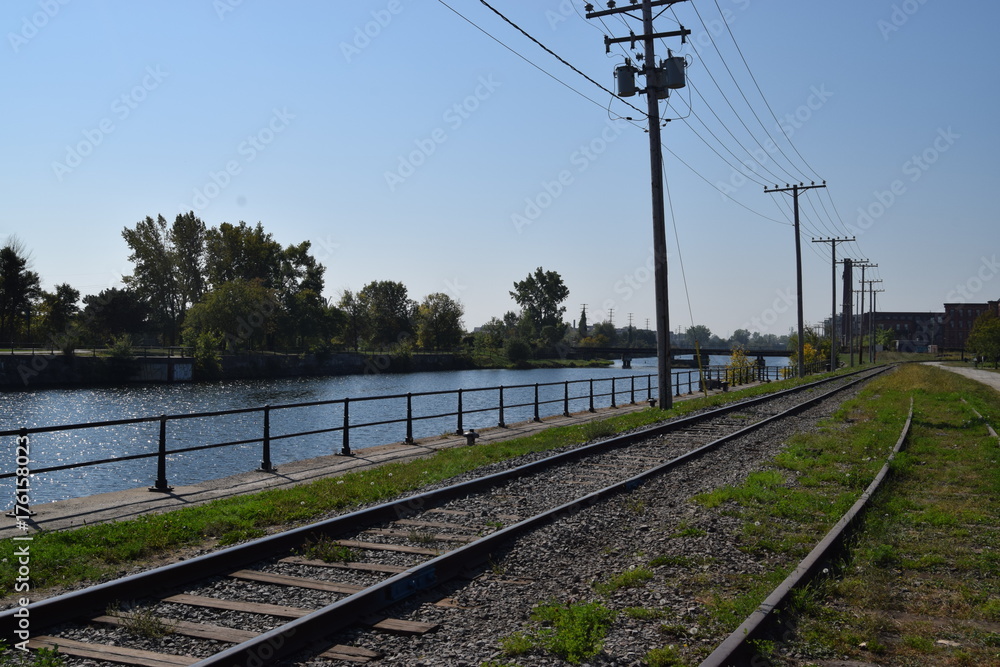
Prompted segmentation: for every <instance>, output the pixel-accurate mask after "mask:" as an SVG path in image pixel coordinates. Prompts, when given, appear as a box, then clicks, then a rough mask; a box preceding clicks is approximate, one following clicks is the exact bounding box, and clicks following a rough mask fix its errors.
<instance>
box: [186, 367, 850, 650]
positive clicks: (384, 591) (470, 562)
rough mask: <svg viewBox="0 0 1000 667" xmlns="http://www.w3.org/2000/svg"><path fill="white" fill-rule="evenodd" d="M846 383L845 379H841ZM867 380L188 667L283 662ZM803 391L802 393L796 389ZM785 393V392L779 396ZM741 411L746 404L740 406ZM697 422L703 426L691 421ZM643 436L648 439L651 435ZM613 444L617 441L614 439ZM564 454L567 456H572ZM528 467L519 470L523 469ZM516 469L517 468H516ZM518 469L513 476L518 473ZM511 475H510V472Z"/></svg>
mask: <svg viewBox="0 0 1000 667" xmlns="http://www.w3.org/2000/svg"><path fill="white" fill-rule="evenodd" d="M839 377H844V376H839ZM868 377H870V376H866V377H863V378H859V379H856V380H853V381H852V382H850V383H848V384H846V385H842V386H840V387H837V388H835V389H833V390H831V391H828V392H825V393H823V394H820V395H818V396H814V397H812V398H809V399H807V400H806V401H803V402H802V403H799V404H797V405H795V406H792V407H791V408H789V409H787V410H784V411H782V412H779V413H777V414H774V415H772V416H770V417H766V418H764V419H763V420H761V421H759V422H755V423H753V424H750V425H748V426H745V427H744V428H742V429H739V430H738V431H735V432H733V433H729V434H727V435H724V436H722V437H720V438H717V439H715V440H713V441H712V442H710V443H708V444H705V445H702V446H701V447H698V448H697V449H694V450H691V451H689V452H686V453H684V454H681V455H680V456H677V457H675V458H673V459H671V460H669V461H667V462H665V463H662V464H660V465H658V466H655V467H653V468H650V469H648V470H646V471H644V472H642V473H639V474H638V475H634V476H632V477H629V478H628V479H625V480H622V481H620V482H616V483H614V484H611V485H609V486H606V487H604V488H602V489H598V490H596V491H592V492H590V493H588V494H586V495H584V496H582V497H580V498H577V499H576V500H573V501H570V502H568V503H564V504H562V505H559V506H558V507H554V508H552V509H550V510H547V511H545V512H542V513H540V514H537V515H535V516H533V517H530V518H528V519H525V520H523V521H520V522H518V523H516V524H513V525H511V526H508V527H507V528H503V529H501V530H498V531H496V532H495V533H491V534H490V535H487V536H485V537H483V538H481V539H479V540H476V541H475V542H472V543H469V544H467V545H465V546H462V547H459V548H457V549H454V550H452V551H449V552H448V553H446V554H442V555H441V556H437V557H436V558H433V559H431V560H429V561H427V562H425V563H422V564H420V565H417V566H415V567H412V568H410V569H408V570H406V571H405V572H401V573H400V574H397V575H395V576H393V577H391V578H389V579H386V580H384V581H382V582H380V583H378V584H375V585H373V586H370V587H368V588H366V589H365V590H363V591H359V592H358V593H354V594H353V595H350V596H348V597H346V598H343V599H341V600H338V601H336V602H333V603H331V604H329V605H327V606H325V607H322V608H321V609H318V610H316V611H314V612H312V613H311V614H309V615H307V616H303V617H302V618H299V619H296V620H293V621H290V622H289V623H286V624H284V625H282V626H279V627H277V628H274V629H273V630H271V631H269V632H266V633H264V634H262V635H259V636H258V637H255V638H254V639H251V640H248V641H246V642H243V643H242V644H237V645H235V646H232V647H230V648H229V649H226V650H225V651H222V652H221V653H217V654H215V655H214V656H212V657H209V658H205V659H204V660H200V661H199V662H197V663H195V664H194V665H192V667H237V666H242V665H247V664H253V662H254V661H255V660H260V659H261V657H262V656H265V655H267V656H270V657H273V658H275V659H277V658H283V657H287V656H289V655H291V654H292V653H294V652H296V651H298V650H301V649H303V648H305V647H306V646H307V645H308V644H311V643H313V642H316V641H317V640H320V639H322V638H323V637H327V636H330V635H332V634H335V633H336V632H338V631H341V630H344V629H346V628H348V627H350V626H352V625H354V624H355V623H356V619H358V618H360V617H363V616H368V615H372V614H376V613H378V612H380V611H382V610H383V609H385V608H386V607H389V606H390V605H393V604H395V603H397V602H400V601H401V600H403V599H405V598H407V597H410V596H412V595H415V594H417V593H419V592H421V591H424V590H427V589H429V588H433V587H434V586H438V585H441V584H444V583H446V582H448V581H449V580H451V579H453V578H455V576H456V575H457V574H458V573H460V572H462V571H465V570H468V569H470V568H473V567H476V566H478V565H480V564H482V563H484V562H486V561H487V560H488V559H489V557H490V555H491V554H492V552H493V551H495V550H496V549H498V548H499V547H500V546H502V545H504V544H505V543H506V542H507V541H508V540H510V539H511V538H515V537H517V536H520V535H522V534H524V533H526V532H528V531H531V530H534V529H536V528H540V527H542V526H544V525H547V524H549V523H551V522H554V521H557V520H560V519H562V518H565V517H569V516H572V515H574V514H576V513H577V512H579V511H581V510H584V509H586V508H587V507H590V506H592V505H595V504H597V503H598V502H601V501H603V500H606V499H607V498H610V497H612V496H615V495H617V494H619V493H622V492H625V491H631V490H632V489H635V488H637V487H639V486H640V485H642V484H644V483H645V482H647V481H649V480H650V479H652V478H654V477H657V476H659V475H661V474H663V473H664V472H666V471H668V470H671V469H673V468H676V467H678V466H679V465H681V464H684V463H688V462H690V461H693V460H695V459H697V458H699V457H701V456H703V455H704V454H706V453H708V452H710V451H712V450H714V449H717V448H718V447H720V446H721V445H723V444H725V443H726V442H729V441H730V440H734V439H736V438H739V437H741V436H744V435H746V434H748V433H751V432H753V431H755V430H757V429H759V428H761V427H763V426H765V425H767V424H770V423H771V422H774V421H777V420H780V419H784V418H786V417H788V416H791V415H794V414H797V413H798V412H801V411H802V410H805V409H807V408H809V407H811V406H813V405H815V404H816V403H819V402H820V401H823V400H825V399H827V398H829V397H830V396H832V395H833V394H836V393H838V392H841V391H843V390H845V389H847V388H850V387H852V386H854V385H855V384H858V383H859V382H863V381H864V380H866V379H868ZM798 389H801V387H798ZM782 393H784V392H782ZM744 405H745V404H744ZM694 421H701V420H694ZM637 435H639V434H629V435H628V436H624V437H625V438H626V439H628V441H629V442H632V441H633V440H635V439H636V436H637ZM643 435H645V437H644V438H642V439H646V438H648V437H649V434H648V433H646V434H643ZM615 440H618V439H617V438H616V439H615ZM576 451H578V450H574V452H567V454H572V453H575V452H576ZM525 467H527V466H522V468H525ZM519 469H520V468H519ZM519 469H516V470H519ZM508 472H513V471H508Z"/></svg>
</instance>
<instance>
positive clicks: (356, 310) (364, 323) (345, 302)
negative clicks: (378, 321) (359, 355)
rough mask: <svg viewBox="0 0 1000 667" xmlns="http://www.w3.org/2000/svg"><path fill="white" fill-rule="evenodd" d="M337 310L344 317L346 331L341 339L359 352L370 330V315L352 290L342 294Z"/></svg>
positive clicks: (344, 330)
mask: <svg viewBox="0 0 1000 667" xmlns="http://www.w3.org/2000/svg"><path fill="white" fill-rule="evenodd" d="M337 308H338V309H339V310H340V312H341V313H343V316H344V329H343V333H342V334H341V339H342V340H343V342H344V345H347V346H348V347H351V348H353V349H354V351H355V352H357V351H358V348H359V347H361V341H362V338H363V336H364V333H365V331H366V330H367V328H368V320H367V315H368V314H367V312H366V311H365V308H364V306H363V305H362V303H361V301H360V300H359V299H358V297H357V295H356V294H355V293H354V292H352V291H351V290H344V291H343V292H341V294H340V301H338V302H337Z"/></svg>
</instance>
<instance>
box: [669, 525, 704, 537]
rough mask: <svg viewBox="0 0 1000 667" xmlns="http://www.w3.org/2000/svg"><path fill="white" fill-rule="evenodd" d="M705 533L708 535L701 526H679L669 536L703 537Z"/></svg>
mask: <svg viewBox="0 0 1000 667" xmlns="http://www.w3.org/2000/svg"><path fill="white" fill-rule="evenodd" d="M706 535H708V532H707V531H704V530H702V529H701V528H694V527H692V526H685V527H683V528H679V529H678V530H677V532H675V533H674V534H673V535H671V536H670V537H705V536H706Z"/></svg>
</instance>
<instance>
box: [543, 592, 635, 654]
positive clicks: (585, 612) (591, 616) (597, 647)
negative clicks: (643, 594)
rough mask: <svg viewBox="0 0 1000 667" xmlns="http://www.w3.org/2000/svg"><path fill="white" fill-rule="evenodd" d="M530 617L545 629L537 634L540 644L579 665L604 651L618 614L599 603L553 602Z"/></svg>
mask: <svg viewBox="0 0 1000 667" xmlns="http://www.w3.org/2000/svg"><path fill="white" fill-rule="evenodd" d="M531 618H532V619H533V620H535V621H538V622H541V623H543V624H545V626H546V627H543V628H542V629H541V630H540V631H539V633H538V637H539V640H540V643H541V645H542V646H544V647H545V648H546V649H548V650H549V651H551V652H552V653H555V654H556V655H558V656H559V657H561V658H562V659H563V660H565V661H567V662H569V663H570V664H573V665H576V664H579V663H581V662H583V661H584V660H586V659H587V658H590V657H593V656H595V655H597V654H598V653H600V652H601V649H602V648H603V646H604V637H605V635H606V634H607V631H608V628H610V627H611V623H612V622H613V621H614V619H615V612H614V611H612V610H610V609H607V608H606V607H604V606H603V605H601V604H599V603H584V604H574V605H563V604H559V603H550V604H546V605H542V606H540V607H536V608H535V610H534V611H533V612H532V614H531Z"/></svg>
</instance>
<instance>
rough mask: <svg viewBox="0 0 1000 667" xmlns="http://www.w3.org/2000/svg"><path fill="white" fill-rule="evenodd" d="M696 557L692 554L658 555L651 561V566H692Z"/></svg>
mask: <svg viewBox="0 0 1000 667" xmlns="http://www.w3.org/2000/svg"><path fill="white" fill-rule="evenodd" d="M694 564H695V563H694V559H692V558H691V557H690V556H657V557H656V558H654V559H653V560H651V561H649V566H650V567H662V566H666V567H685V568H687V567H692V566H693V565H694Z"/></svg>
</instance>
